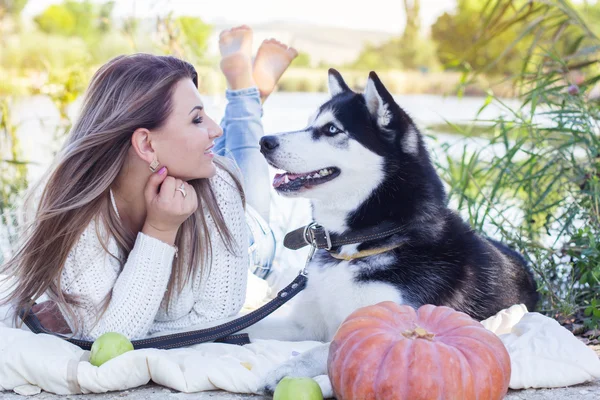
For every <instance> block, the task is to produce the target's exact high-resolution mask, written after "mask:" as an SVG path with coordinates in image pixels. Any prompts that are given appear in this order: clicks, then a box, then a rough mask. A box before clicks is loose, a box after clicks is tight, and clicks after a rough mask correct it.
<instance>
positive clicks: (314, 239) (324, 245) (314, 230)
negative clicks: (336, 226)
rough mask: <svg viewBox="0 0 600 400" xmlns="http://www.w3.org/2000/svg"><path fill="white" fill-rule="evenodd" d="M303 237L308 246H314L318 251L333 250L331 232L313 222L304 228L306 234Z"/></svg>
mask: <svg viewBox="0 0 600 400" xmlns="http://www.w3.org/2000/svg"><path fill="white" fill-rule="evenodd" d="M302 236H303V238H304V241H305V242H306V244H308V245H309V246H313V247H315V248H316V249H324V250H331V248H332V247H333V246H332V244H331V236H330V235H329V231H327V229H325V228H323V226H322V225H319V224H317V223H316V222H311V223H310V224H308V225H306V227H305V228H304V234H303V235H302Z"/></svg>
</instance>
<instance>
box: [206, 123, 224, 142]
mask: <svg viewBox="0 0 600 400" xmlns="http://www.w3.org/2000/svg"><path fill="white" fill-rule="evenodd" d="M208 134H209V136H210V138H211V139H214V138H218V137H221V136H223V128H221V126H220V125H219V124H214V126H213V127H212V129H209V130H208Z"/></svg>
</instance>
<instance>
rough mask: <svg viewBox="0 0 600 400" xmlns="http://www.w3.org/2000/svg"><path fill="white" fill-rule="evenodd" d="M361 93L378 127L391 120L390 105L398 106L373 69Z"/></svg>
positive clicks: (384, 125) (385, 125)
mask: <svg viewBox="0 0 600 400" xmlns="http://www.w3.org/2000/svg"><path fill="white" fill-rule="evenodd" d="M363 95H364V97H365V103H366V104H367V109H368V110H369V113H370V114H371V115H372V116H373V117H374V118H375V120H376V121H377V124H378V125H379V126H380V127H382V128H386V127H387V126H388V125H389V124H390V122H391V120H392V113H391V110H390V107H394V106H396V107H398V106H397V105H396V103H395V102H394V99H393V97H392V95H391V94H390V92H388V90H387V89H386V88H385V86H383V83H381V80H380V79H379V77H378V76H377V74H376V73H375V72H373V71H371V72H370V73H369V80H368V81H367V86H366V87H365V92H364V94H363ZM398 108H399V107H398Z"/></svg>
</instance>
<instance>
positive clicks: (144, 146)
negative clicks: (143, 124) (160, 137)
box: [131, 128, 157, 164]
mask: <svg viewBox="0 0 600 400" xmlns="http://www.w3.org/2000/svg"><path fill="white" fill-rule="evenodd" d="M131 145H132V146H133V149H134V151H135V152H136V154H137V155H138V157H140V158H141V159H142V160H144V161H146V162H147V163H148V164H150V163H152V161H154V160H156V158H157V156H156V152H155V151H154V148H153V147H152V142H151V140H150V131H149V130H148V129H146V128H138V129H136V130H135V131H134V132H133V135H132V136H131Z"/></svg>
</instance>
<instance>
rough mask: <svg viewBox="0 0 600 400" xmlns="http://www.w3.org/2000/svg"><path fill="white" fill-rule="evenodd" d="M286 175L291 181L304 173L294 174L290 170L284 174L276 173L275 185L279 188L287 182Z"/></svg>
mask: <svg viewBox="0 0 600 400" xmlns="http://www.w3.org/2000/svg"><path fill="white" fill-rule="evenodd" d="M286 176H287V177H288V179H289V180H290V181H293V180H294V179H296V178H299V177H301V176H302V174H292V173H290V172H286V173H284V174H275V177H274V178H273V187H276V188H277V187H279V186H281V185H283V184H284V183H285V177H286Z"/></svg>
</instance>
